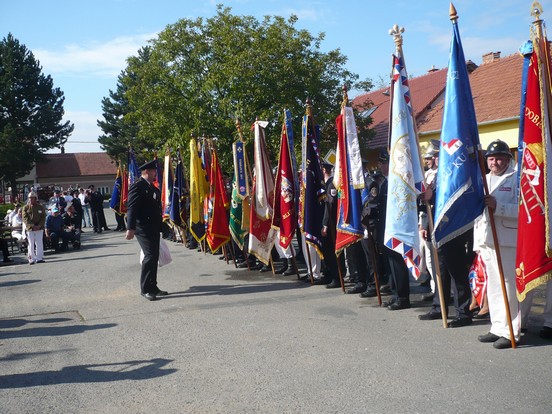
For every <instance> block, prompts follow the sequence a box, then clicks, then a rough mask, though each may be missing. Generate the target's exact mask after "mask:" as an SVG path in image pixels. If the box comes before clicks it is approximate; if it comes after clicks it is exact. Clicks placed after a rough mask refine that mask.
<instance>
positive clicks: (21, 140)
mask: <svg viewBox="0 0 552 414" xmlns="http://www.w3.org/2000/svg"><path fill="white" fill-rule="evenodd" d="M64 101H65V98H64V95H63V92H62V91H61V90H60V89H59V88H54V82H53V80H52V78H51V77H50V76H49V75H48V76H45V75H43V74H42V67H41V66H40V63H39V62H38V61H37V60H36V59H35V57H34V55H33V53H32V52H31V51H30V50H28V49H27V48H26V47H25V45H22V44H20V43H19V41H18V40H17V39H15V38H14V37H13V36H12V34H11V33H10V34H8V36H7V37H5V38H4V39H3V40H2V41H1V42H0V148H1V150H0V177H2V176H3V177H4V179H5V180H6V182H8V183H9V184H10V185H11V187H12V191H13V192H14V194H15V192H16V185H15V180H16V179H17V178H19V177H22V176H24V175H25V174H28V173H29V172H30V171H31V169H32V168H33V165H34V164H35V163H36V161H38V160H40V159H41V158H42V155H43V153H44V152H45V151H47V150H49V149H51V148H55V147H60V146H62V145H63V144H64V143H65V142H66V141H67V137H68V136H69V135H70V134H71V132H73V128H74V125H73V124H71V123H70V121H66V122H62V118H63V115H64V109H63V103H64Z"/></svg>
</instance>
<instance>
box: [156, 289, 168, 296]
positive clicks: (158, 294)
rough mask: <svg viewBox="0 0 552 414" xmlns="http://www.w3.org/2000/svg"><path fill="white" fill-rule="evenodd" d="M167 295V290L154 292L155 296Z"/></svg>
mask: <svg viewBox="0 0 552 414" xmlns="http://www.w3.org/2000/svg"><path fill="white" fill-rule="evenodd" d="M168 295H169V292H167V291H166V290H157V293H156V294H155V296H168Z"/></svg>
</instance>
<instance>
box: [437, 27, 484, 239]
mask: <svg viewBox="0 0 552 414" xmlns="http://www.w3.org/2000/svg"><path fill="white" fill-rule="evenodd" d="M452 28H453V33H452V41H451V47H450V56H449V67H448V76H447V83H446V89H445V103H444V115H443V126H442V129H441V144H440V149H439V169H438V172H437V181H436V188H437V190H436V196H435V226H434V229H433V240H434V243H435V245H436V246H437V247H439V246H441V245H443V244H444V243H446V242H447V241H449V240H452V239H453V238H455V237H456V236H458V235H460V234H462V233H465V232H466V231H468V230H469V229H470V228H472V227H473V221H474V220H475V219H476V218H477V217H478V216H480V215H481V213H482V212H483V207H484V206H483V199H484V193H483V179H482V177H481V171H480V169H479V164H478V158H477V151H478V148H479V146H480V144H479V133H478V130H477V121H476V118H475V110H474V107H473V98H472V94H471V88H470V81H469V79H468V70H467V68H466V60H465V59H464V51H463V50H462V43H461V40H460V33H459V30H458V23H457V21H456V20H453V23H452Z"/></svg>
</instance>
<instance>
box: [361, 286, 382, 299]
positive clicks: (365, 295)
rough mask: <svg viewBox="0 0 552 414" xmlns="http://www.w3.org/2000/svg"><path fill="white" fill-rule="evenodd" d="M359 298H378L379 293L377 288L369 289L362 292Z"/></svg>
mask: <svg viewBox="0 0 552 414" xmlns="http://www.w3.org/2000/svg"><path fill="white" fill-rule="evenodd" d="M359 296H360V297H361V298H375V297H376V296H378V292H377V291H376V289H375V288H373V287H369V288H368V289H366V290H365V291H364V292H361V293H360V295H359Z"/></svg>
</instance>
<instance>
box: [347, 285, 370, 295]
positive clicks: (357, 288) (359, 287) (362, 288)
mask: <svg viewBox="0 0 552 414" xmlns="http://www.w3.org/2000/svg"><path fill="white" fill-rule="evenodd" d="M365 290H366V285H365V284H364V283H357V284H356V285H354V286H353V287H352V288H350V289H347V293H348V294H349V295H354V294H355V293H362V292H364V291H365Z"/></svg>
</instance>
